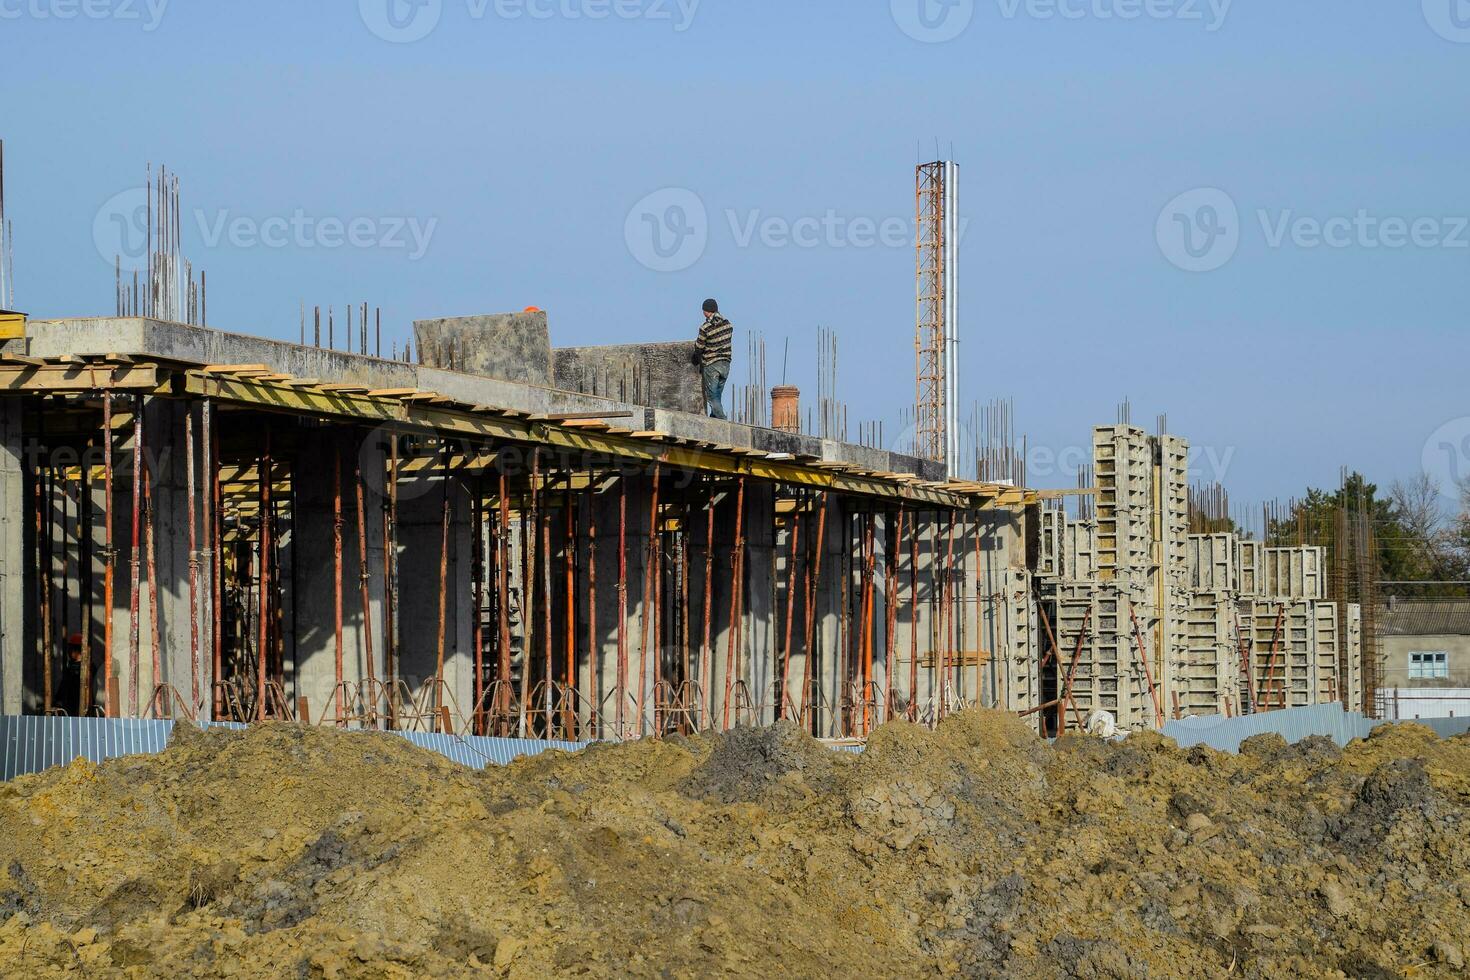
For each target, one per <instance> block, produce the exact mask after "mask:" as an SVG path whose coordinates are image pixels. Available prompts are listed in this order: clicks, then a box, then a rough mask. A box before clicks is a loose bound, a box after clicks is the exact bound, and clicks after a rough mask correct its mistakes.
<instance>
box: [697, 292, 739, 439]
mask: <svg viewBox="0 0 1470 980" xmlns="http://www.w3.org/2000/svg"><path fill="white" fill-rule="evenodd" d="M734 339H735V328H734V327H732V326H731V325H730V321H729V320H726V319H725V318H724V317H723V316H721V315H720V304H719V303H716V302H715V301H714V300H712V299H707V300H705V301H704V322H703V323H701V324H700V325H699V337H698V338H697V339H696V340H695V341H694V345H695V348H696V350H697V353H696V361H697V363H698V364H699V367H700V370H701V371H702V372H703V374H704V410H705V412H706V413H707V414H708V415H709V417H710V418H712V419H723V418H726V415H725V405H724V398H725V382H726V381H727V380H729V378H730V360H731V358H732V357H733V356H734V351H733V341H734Z"/></svg>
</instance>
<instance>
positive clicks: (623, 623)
mask: <svg viewBox="0 0 1470 980" xmlns="http://www.w3.org/2000/svg"><path fill="white" fill-rule="evenodd" d="M613 696H614V698H615V699H616V702H617V713H616V718H617V725H618V738H627V737H628V728H627V723H626V721H625V720H624V717H623V715H624V710H623V705H624V702H626V701H627V700H628V475H627V474H626V473H619V474H618V670H617V684H616V689H615V690H614V691H613Z"/></svg>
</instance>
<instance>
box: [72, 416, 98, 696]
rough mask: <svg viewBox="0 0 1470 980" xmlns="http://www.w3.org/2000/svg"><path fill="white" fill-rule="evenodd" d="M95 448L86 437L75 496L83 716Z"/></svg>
mask: <svg viewBox="0 0 1470 980" xmlns="http://www.w3.org/2000/svg"><path fill="white" fill-rule="evenodd" d="M96 448H97V443H96V441H95V440H94V439H92V438H90V437H89V438H88V439H87V444H86V447H85V449H84V450H83V453H82V470H81V489H80V497H79V501H78V504H79V507H80V515H79V517H80V522H81V523H80V527H79V533H80V534H81V536H82V541H81V563H80V565H79V566H78V578H79V579H80V584H81V589H82V629H81V633H82V663H81V675H80V677H79V678H78V679H77V688H78V689H77V714H78V715H79V716H81V717H86V716H88V715H90V714H91V713H92V654H93V651H95V650H96V648H97V643H96V641H97V634H96V630H95V628H94V627H93V611H94V610H93V608H92V607H93V601H94V600H93V596H92V593H93V592H94V591H95V585H96V582H95V580H94V576H93V572H92V560H93V538H92V523H93V520H92V519H93V516H94V515H93V513H92V456H93V453H94V452H95V450H96Z"/></svg>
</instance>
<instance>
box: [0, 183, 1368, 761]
mask: <svg viewBox="0 0 1470 980" xmlns="http://www.w3.org/2000/svg"><path fill="white" fill-rule="evenodd" d="M150 179H151V183H150V206H149V207H150V214H152V219H151V220H152V227H151V232H152V233H153V235H152V237H153V240H154V241H156V243H157V244H156V245H155V246H153V247H152V250H151V251H150V253H149V254H150V261H149V263H148V265H147V268H146V269H145V270H143V273H142V277H141V282H142V286H141V289H140V285H139V282H140V279H139V276H138V275H137V274H135V275H134V277H133V279H132V281H131V282H129V281H126V279H125V277H124V276H122V274H121V273H120V272H119V274H118V276H117V307H118V308H117V310H116V315H114V316H110V317H94V318H78V319H66V320H28V319H26V318H24V317H22V316H19V315H15V314H9V315H8V316H9V317H10V319H9V321H8V322H9V326H8V327H7V334H6V338H7V339H6V340H5V347H4V349H3V353H0V358H3V361H0V377H3V380H4V391H5V392H6V395H5V398H4V399H3V402H0V407H3V409H4V416H3V420H4V427H3V432H4V445H5V447H6V453H5V455H4V457H3V460H4V462H3V468H0V478H3V480H4V484H3V487H4V497H3V499H4V500H5V502H6V504H5V508H4V513H3V514H0V546H3V551H0V554H3V563H0V576H3V581H0V594H3V597H4V600H3V601H4V606H3V611H4V613H3V615H4V619H3V624H4V625H3V642H4V646H3V658H0V663H3V674H0V683H3V687H0V694H3V708H4V713H5V714H7V715H23V714H40V715H58V714H62V715H72V716H78V717H88V716H98V717H106V718H152V719H162V718H169V719H187V720H191V721H206V722H207V721H233V722H252V721H254V722H259V721H267V720H277V721H292V722H298V723H305V724H312V725H322V724H326V725H333V726H339V727H351V728H370V729H406V730H418V731H432V732H439V733H445V734H469V735H495V736H514V737H521V738H524V737H528V736H530V737H537V738H544V739H556V740H562V741H584V740H598V739H628V738H638V737H644V736H658V735H666V734H670V733H675V732H677V733H680V734H686V735H687V734H691V733H694V732H700V731H710V730H715V731H724V730H727V729H729V728H731V727H733V726H736V725H764V724H770V723H772V722H775V721H779V720H789V721H792V722H793V723H795V724H796V725H798V726H799V727H801V728H803V729H804V730H806V731H808V732H810V733H811V734H812V735H814V736H816V737H819V738H859V739H860V738H863V737H865V736H866V735H867V734H868V733H870V732H871V731H872V730H873V729H874V728H875V727H876V726H878V725H880V724H882V723H883V722H885V721H887V720H889V719H892V718H903V719H906V720H909V721H913V722H920V723H923V724H926V725H933V724H935V723H937V722H938V721H940V720H942V719H943V718H944V717H945V716H946V715H947V714H951V713H954V712H956V711H960V710H964V709H965V708H968V707H971V706H981V707H986V708H994V709H999V710H1003V711H1011V712H1015V713H1018V714H1019V715H1021V716H1022V717H1024V718H1028V719H1030V721H1029V722H1028V723H1029V724H1031V725H1033V726H1034V727H1035V728H1036V730H1037V732H1038V733H1039V734H1042V735H1047V736H1055V735H1058V734H1063V733H1065V732H1067V731H1068V730H1080V729H1083V728H1085V727H1086V719H1087V718H1088V717H1089V716H1091V715H1093V714H1094V713H1096V712H1106V713H1107V715H1108V716H1110V718H1111V720H1112V723H1113V724H1114V725H1115V726H1116V727H1118V728H1120V729H1122V730H1139V729H1145V728H1159V727H1162V726H1163V724H1164V723H1165V722H1166V721H1167V720H1169V719H1171V718H1173V719H1177V718H1180V717H1182V716H1184V715H1198V714H1220V715H1225V716H1232V715H1242V714H1251V713H1257V712H1264V711H1271V710H1277V709H1282V708H1290V707H1300V706H1305V705H1313V704H1320V703H1331V702H1337V703H1341V704H1342V705H1344V706H1345V707H1347V708H1349V709H1352V710H1361V709H1363V708H1364V706H1365V705H1367V706H1371V705H1372V704H1373V692H1374V667H1373V665H1374V657H1373V656H1372V651H1373V650H1374V631H1373V624H1372V621H1371V617H1369V618H1368V619H1367V620H1366V621H1365V618H1364V616H1363V615H1362V612H1361V610H1362V608H1363V605H1362V603H1361V600H1362V598H1363V596H1364V595H1365V594H1366V592H1365V590H1366V589H1368V588H1371V579H1372V577H1373V576H1372V575H1371V574H1368V572H1367V569H1366V568H1365V567H1364V563H1363V562H1362V561H1359V560H1357V559H1356V558H1355V556H1354V555H1353V554H1352V547H1353V546H1357V547H1359V549H1360V552H1361V554H1364V555H1366V554H1368V553H1370V548H1371V546H1370V544H1369V542H1368V541H1367V539H1366V538H1364V537H1363V536H1362V535H1361V534H1357V535H1354V534H1353V533H1352V532H1354V531H1356V530H1358V529H1359V526H1360V524H1361V523H1362V522H1361V516H1362V515H1361V514H1351V513H1344V514H1342V515H1341V517H1342V521H1341V523H1342V526H1343V529H1344V530H1343V534H1344V536H1345V540H1347V541H1348V545H1347V546H1340V547H1337V548H1335V549H1333V550H1334V554H1335V555H1336V557H1337V563H1338V565H1339V567H1337V568H1332V569H1329V568H1327V567H1325V562H1326V559H1325V557H1324V549H1323V548H1322V547H1321V546H1317V545H1303V546H1300V547H1294V548H1283V547H1265V546H1264V545H1263V543H1262V542H1260V541H1256V540H1250V539H1247V538H1244V537H1242V536H1241V535H1240V534H1239V533H1235V532H1223V533H1222V532H1218V531H1214V530H1212V523H1213V524H1215V525H1218V524H1221V523H1224V522H1226V521H1228V516H1229V515H1228V514H1224V513H1219V512H1218V511H1219V510H1220V507H1219V506H1218V504H1217V505H1216V506H1215V508H1214V510H1212V509H1211V501H1212V500H1218V498H1212V497H1211V496H1210V494H1209V492H1208V491H1206V490H1204V489H1198V488H1191V485H1190V478H1189V472H1188V467H1189V443H1188V441H1187V440H1186V439H1184V438H1182V437H1179V436H1174V435H1170V434H1168V433H1166V432H1165V431H1164V420H1162V419H1161V420H1160V424H1159V427H1158V431H1157V432H1156V433H1152V434H1151V433H1149V432H1146V431H1145V430H1144V429H1142V428H1139V427H1136V426H1134V425H1132V424H1131V422H1130V420H1129V419H1128V418H1127V417H1126V416H1127V414H1128V411H1129V410H1128V408H1127V407H1126V406H1124V407H1123V408H1121V409H1120V417H1119V419H1118V420H1117V422H1116V423H1115V424H1112V425H1105V426H1098V427H1096V428H1094V429H1093V430H1092V462H1091V464H1090V466H1088V467H1087V468H1086V470H1085V472H1084V474H1083V475H1084V476H1087V475H1089V474H1090V477H1091V480H1090V482H1088V481H1086V480H1079V483H1085V484H1086V485H1083V486H1080V487H1077V488H1067V489H1034V488H1028V487H1026V486H1024V480H1023V479H1022V477H1023V476H1024V461H1023V460H1022V458H1021V453H1020V452H1019V451H1018V448H1017V446H1016V444H1015V435H1014V423H1013V422H1012V421H1011V420H1010V418H1009V409H1008V406H1007V405H1006V404H1005V403H996V404H993V405H991V406H989V407H988V408H987V409H985V410H984V418H983V419H982V420H981V421H982V425H981V427H980V428H979V429H978V430H975V429H972V428H968V427H962V426H961V424H960V422H959V418H960V415H961V413H960V411H959V408H958V401H959V396H958V394H957V392H958V377H957V370H956V368H955V363H954V360H955V359H954V350H955V347H956V345H957V339H958V322H957V321H958V305H957V303H956V301H955V295H954V293H955V287H954V285H953V283H954V278H955V276H956V274H957V267H958V249H957V247H956V246H955V244H954V243H953V241H949V240H947V236H948V235H950V234H951V232H950V229H952V227H953V225H954V222H955V220H956V219H955V214H954V209H953V200H954V197H955V196H957V188H956V185H957V181H958V168H957V167H955V165H954V164H952V163H949V162H943V161H941V162H938V163H934V164H929V165H924V166H921V167H919V168H918V170H917V174H916V182H915V206H916V220H917V223H918V227H919V228H920V230H921V232H922V234H921V237H920V238H919V240H918V250H917V257H916V281H917V290H916V300H917V322H916V333H915V347H914V349H915V357H916V372H915V373H916V385H915V387H916V398H915V404H914V415H913V419H914V425H913V426H912V440H911V443H912V444H911V445H907V446H905V448H906V449H908V450H909V452H895V451H892V450H890V449H885V448H880V447H879V446H877V445H872V444H870V443H873V442H876V440H869V439H864V440H863V441H864V443H865V444H853V443H849V442H845V441H843V439H842V438H841V437H842V436H843V435H845V432H846V426H847V423H846V413H845V408H843V407H842V406H841V405H840V403H839V402H838V400H837V399H836V398H835V396H833V395H831V394H830V393H823V394H820V395H819V398H818V402H819V404H818V405H817V406H815V410H809V411H808V412H807V413H806V417H805V418H803V412H802V407H801V404H800V391H799V390H798V389H797V388H796V387H794V386H789V385H783V386H777V387H776V388H774V389H771V390H770V391H769V415H765V413H763V412H762V411H761V407H762V406H764V405H765V404H766V399H767V397H768V393H767V392H766V391H765V390H764V389H761V390H759V391H756V392H755V393H754V396H753V397H751V396H750V394H749V393H748V392H747V394H746V396H745V402H746V405H745V406H744V408H745V410H744V411H743V412H742V411H739V410H737V418H740V417H742V416H744V417H747V418H748V417H752V416H757V415H759V416H761V417H760V419H759V421H760V422H762V423H766V424H743V423H741V422H728V421H724V420H720V419H713V418H707V417H705V416H704V415H703V413H702V411H701V410H700V409H701V405H700V403H699V402H698V401H697V400H696V401H695V402H694V403H693V404H691V395H692V394H694V393H696V392H698V391H699V389H700V386H699V380H698V368H697V366H696V365H695V364H694V362H693V359H692V356H691V355H692V354H693V353H694V352H693V347H694V345H693V344H692V343H687V344H685V343H654V344H643V345H639V344H636V343H628V344H618V345H614V346H609V347H582V348H558V347H555V346H553V343H552V331H551V326H550V319H549V316H548V314H547V313H546V312H544V311H539V310H532V311H526V312H520V313H507V314H491V315H471V316H463V317H452V318H440V319H433V320H420V321H417V322H415V323H414V325H413V337H412V339H411V340H408V341H406V342H405V343H404V346H403V351H402V353H400V352H399V351H398V350H397V349H396V345H395V349H393V350H391V351H390V352H389V353H388V355H387V356H384V352H383V350H382V326H381V321H380V319H379V318H377V317H375V316H373V313H372V310H371V309H370V308H369V307H368V305H367V304H363V305H361V306H360V307H357V308H353V307H349V308H348V309H347V311H346V314H345V316H344V317H343V322H342V323H341V324H340V325H339V324H338V323H337V320H336V311H332V310H329V311H327V318H326V322H325V323H323V318H322V311H321V310H320V309H315V310H313V311H311V316H310V323H308V316H307V311H306V310H305V309H304V308H303V311H302V317H301V324H300V333H301V336H300V337H299V338H298V342H297V343H290V342H284V341H279V340H272V339H268V338H266V337H260V336H251V335H247V334H240V333H235V332H229V331H224V330H219V329H214V328H211V327H209V326H207V325H206V324H205V322H204V321H205V315H206V310H207V305H206V301H205V296H206V294H205V289H204V286H205V283H204V279H203V276H202V275H201V276H200V277H199V279H198V280H197V281H196V280H195V277H194V275H193V272H192V269H191V268H190V267H189V265H188V263H187V261H186V260H184V259H183V258H182V256H181V251H180V246H179V243H178V240H177V233H176V231H175V230H174V229H176V228H177V225H178V220H179V219H178V215H179V211H180V205H179V203H178V199H177V190H176V184H175V183H174V181H175V178H173V177H172V176H171V175H169V174H167V172H165V171H160V172H159V173H158V174H157V175H156V176H154V177H152V178H150ZM155 200H156V202H157V203H156V205H155V204H153V203H152V202H153V201H155ZM155 212H156V213H155ZM834 343H835V341H834ZM832 356H833V359H834V360H835V351H834V352H833V355H832ZM762 357H763V355H761V354H759V353H757V354H756V358H755V359H756V360H757V362H758V365H757V369H756V370H757V372H758V374H757V376H762V375H763V374H764V368H763V367H761V366H759V362H760V361H761V358H762ZM753 373H754V372H753ZM828 390H829V391H830V385H829V387H828ZM737 397H739V396H738V395H737ZM967 439H969V440H971V441H972V442H973V445H966V444H965V440H967ZM962 461H965V462H968V463H969V464H970V466H969V467H967V466H966V465H965V462H962ZM1216 492H1217V493H1220V494H1223V491H1219V490H1218V489H1217V491H1216ZM1369 605H1370V606H1371V601H1370V602H1369Z"/></svg>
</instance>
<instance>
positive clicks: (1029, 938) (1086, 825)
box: [0, 711, 1470, 978]
mask: <svg viewBox="0 0 1470 980" xmlns="http://www.w3.org/2000/svg"><path fill="white" fill-rule="evenodd" d="M176 731H177V732H179V733H180V734H179V735H176V737H175V741H174V744H173V745H171V746H170V748H169V749H168V751H166V752H165V753H163V754H162V755H158V756H151V757H134V758H131V759H122V760H116V761H114V762H110V763H107V764H105V765H102V766H93V765H89V764H87V763H85V762H77V763H74V764H73V765H71V766H68V767H66V768H64V769H56V770H52V771H50V772H47V773H43V774H41V775H38V776H30V777H25V778H23V779H19V780H16V781H15V782H13V783H9V784H0V973H3V974H4V975H6V976H54V975H68V974H71V975H83V974H85V975H88V976H99V977H105V976H139V977H152V976H217V975H223V976H249V977H318V976H320V977H384V976H386V977H422V976H508V977H536V978H546V977H552V976H557V977H559V976H577V975H589V976H608V977H611V976H659V977H713V976H736V977H762V978H768V977H809V976H842V977H849V978H850V977H869V976H874V977H884V976H891V977H912V976H924V975H957V976H997V975H1001V976H1019V977H1047V978H1050V977H1058V976H1077V977H1129V978H1132V977H1142V976H1148V977H1200V976H1245V977H1273V978H1274V977H1284V976H1309V977H1315V976H1323V977H1326V976H1339V977H1340V976H1349V977H1398V976H1425V977H1437V976H1460V975H1465V973H1466V966H1465V962H1466V957H1467V956H1470V839H1467V832H1470V738H1467V737H1461V738H1457V739H1452V740H1445V741H1441V740H1439V739H1438V738H1437V737H1436V736H1435V735H1434V734H1433V733H1432V732H1430V731H1428V730H1427V729H1424V728H1420V727H1417V726H1414V725H1402V726H1397V727H1394V728H1389V729H1380V730H1379V733H1378V734H1376V735H1375V736H1374V737H1373V738H1371V739H1369V740H1367V741H1366V742H1360V743H1355V744H1353V745H1351V746H1349V747H1348V748H1347V749H1346V750H1344V751H1339V750H1338V749H1337V748H1335V747H1334V746H1332V745H1331V743H1329V742H1326V741H1325V740H1319V739H1311V740H1308V741H1307V742H1304V743H1302V744H1300V745H1297V746H1294V747H1287V746H1286V745H1285V744H1284V743H1283V742H1282V741H1281V740H1280V739H1279V738H1276V737H1274V736H1262V737H1259V738H1256V739H1252V740H1251V741H1250V742H1248V743H1247V744H1246V746H1245V747H1244V750H1243V752H1242V754H1241V755H1239V756H1229V755H1222V754H1218V753H1214V752H1211V751H1209V750H1207V749H1203V748H1197V749H1190V750H1179V749H1177V748H1175V747H1174V745H1173V743H1172V742H1169V741H1168V740H1166V739H1163V738H1160V737H1157V736H1153V735H1136V736H1133V737H1131V738H1129V739H1127V740H1126V741H1124V742H1122V743H1121V744H1116V745H1114V744H1106V743H1102V742H1099V741H1096V740H1093V739H1090V738H1087V737H1068V738H1066V739H1063V740H1062V741H1061V742H1059V743H1058V744H1057V745H1056V747H1055V748H1050V747H1048V746H1046V745H1045V744H1044V743H1042V742H1040V741H1038V740H1037V739H1036V738H1035V736H1033V735H1032V734H1030V733H1029V731H1028V730H1027V729H1026V728H1025V727H1024V726H1023V725H1022V724H1021V723H1020V722H1019V721H1017V720H1015V719H1014V718H1012V717H1010V716H1007V715H1003V714H999V713H991V712H980V711H976V712H968V713H965V714H963V715H958V716H955V717H953V718H951V719H949V720H948V721H946V722H945V723H944V724H943V725H942V726H941V727H940V729H939V730H938V731H937V732H928V731H924V730H922V729H919V728H915V727H912V726H909V725H905V724H902V723H899V724H894V725H889V726H885V727H884V728H882V729H880V730H879V731H878V732H877V733H876V734H875V735H874V736H873V738H872V740H871V743H870V745H869V747H868V750H867V752H866V753H865V754H863V755H849V754H844V753H838V752H833V751H831V750H829V749H826V748H824V747H822V746H820V745H818V744H817V743H815V742H813V741H812V740H810V739H809V738H807V737H806V736H805V735H802V734H801V733H798V732H796V731H795V730H793V729H791V728H789V727H776V728H770V729H745V730H741V731H738V732H736V733H733V734H731V735H729V736H727V737H724V738H717V737H711V738H708V739H698V740H690V741H683V740H678V739H675V740H671V741H665V742H644V743H635V744H628V745H620V746H598V747H594V748H592V749H589V750H588V751H586V752H585V753H582V754H580V755H576V756H568V755H564V754H562V753H548V754H546V755H543V756H540V757H538V758H535V759H527V760H521V761H520V762H518V763H517V764H515V765H513V766H510V767H508V768H504V769H497V768H493V767H492V768H490V769H488V770H486V771H484V772H474V771H471V770H467V769H463V768H460V767H458V766H455V765H454V764H452V763H450V762H448V761H447V760H445V759H443V758H442V757H440V756H438V755H435V754H432V753H429V752H426V751H422V750H419V749H416V748H414V747H413V746H411V745H409V744H408V743H407V742H406V741H404V740H401V739H398V738H396V737H393V736H386V735H365V734H357V735H348V734H343V733H338V732H334V731H325V730H305V729H301V728H297V727H291V726H265V727H262V728H258V729H255V730H252V731H250V732H248V733H240V732H223V731H219V732H210V733H202V732H199V731H198V730H197V729H192V728H189V727H186V726H180V727H179V728H178V729H176Z"/></svg>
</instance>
